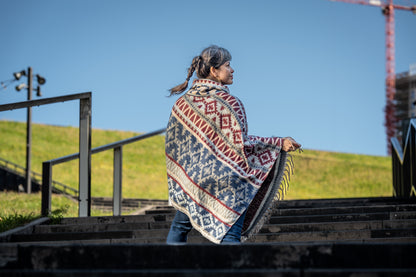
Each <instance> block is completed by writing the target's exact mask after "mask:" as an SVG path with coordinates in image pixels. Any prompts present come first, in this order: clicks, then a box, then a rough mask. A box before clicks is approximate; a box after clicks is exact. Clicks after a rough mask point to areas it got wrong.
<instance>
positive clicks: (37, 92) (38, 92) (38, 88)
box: [36, 86, 42, 97]
mask: <svg viewBox="0 0 416 277" xmlns="http://www.w3.org/2000/svg"><path fill="white" fill-rule="evenodd" d="M36 96H38V97H41V96H42V92H41V91H40V86H38V87H37V88H36Z"/></svg>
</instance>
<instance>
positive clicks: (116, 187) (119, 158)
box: [42, 128, 166, 216]
mask: <svg viewBox="0 0 416 277" xmlns="http://www.w3.org/2000/svg"><path fill="white" fill-rule="evenodd" d="M165 130H166V129H165V128H163V129H160V130H157V131H153V132H149V133H146V134H142V135H139V136H135V137H132V138H128V139H125V140H120V141H117V142H113V143H110V144H106V145H103V146H99V147H96V148H93V149H91V154H96V153H100V152H103V151H106V150H111V149H113V151H114V158H113V215H121V202H122V193H121V192H122V169H123V146H124V145H127V144H130V143H133V142H136V141H139V140H142V139H145V138H149V137H152V136H155V135H159V134H161V133H164V132H165ZM78 158H80V153H75V154H72V155H68V156H64V157H61V158H57V159H53V160H49V161H45V162H43V164H42V171H43V179H42V180H43V182H42V187H45V188H48V192H49V193H48V194H47V195H46V194H45V195H42V215H45V216H46V215H48V214H49V213H50V212H51V195H52V194H51V191H50V188H51V187H52V183H51V182H52V167H53V166H54V165H56V164H61V163H65V162H69V161H72V160H75V159H78ZM80 170H81V167H80ZM80 174H81V173H80ZM89 174H90V176H91V173H90V172H89ZM81 185H82V186H85V185H86V184H84V183H82V184H81V183H80V191H81V190H82V191H88V192H90V191H91V187H90V183H89V187H88V188H87V187H82V188H81ZM90 196H91V195H90V194H88V199H87V200H86V206H85V205H81V201H80V205H79V216H90V215H91V197H90ZM80 199H81V198H80Z"/></svg>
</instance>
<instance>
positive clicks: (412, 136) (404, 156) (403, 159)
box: [391, 119, 416, 198]
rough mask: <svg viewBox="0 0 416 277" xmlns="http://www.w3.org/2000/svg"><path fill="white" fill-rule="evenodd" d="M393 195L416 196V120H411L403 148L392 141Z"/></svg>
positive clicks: (397, 142)
mask: <svg viewBox="0 0 416 277" xmlns="http://www.w3.org/2000/svg"><path fill="white" fill-rule="evenodd" d="M391 147H392V169H393V194H394V196H396V197H404V198H409V197H415V196H416V119H411V120H410V122H409V127H408V131H407V135H406V138H405V139H404V142H403V147H402V145H400V142H399V141H398V139H397V138H395V137H393V138H392V139H391Z"/></svg>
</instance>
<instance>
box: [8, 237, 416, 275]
mask: <svg viewBox="0 0 416 277" xmlns="http://www.w3.org/2000/svg"><path fill="white" fill-rule="evenodd" d="M415 253H416V243H270V244H239V245H213V244H188V245H180V244H178V245H167V244H148V245H143V244H129V245H127V244H104V245H75V244H70V245H60V246H46V245H31V246H20V247H19V248H18V259H17V261H16V263H15V264H14V266H15V268H16V269H17V268H20V269H31V270H44V269H48V270H57V269H78V270H84V269H95V270H99V269H102V270H104V269H125V270H134V269H141V270H144V269H149V270H152V269H172V270H173V269H175V270H183V269H193V270H219V269H222V270H225V269H227V270H232V269H233V270H242V269H246V270H250V269H260V268H261V269H268V270H271V269H283V268H286V269H290V268H327V269H337V268H338V269H340V268H345V269H348V268H349V269H353V268H360V269H374V268H384V269H394V268H400V269H412V270H414V269H416V263H415V262H414V257H415Z"/></svg>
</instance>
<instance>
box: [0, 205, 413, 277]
mask: <svg viewBox="0 0 416 277" xmlns="http://www.w3.org/2000/svg"><path fill="white" fill-rule="evenodd" d="M174 213H175V211H174V210H173V209H172V208H171V207H169V206H166V205H160V206H155V207H154V208H153V209H150V210H147V211H146V212H145V213H144V214H140V215H131V216H117V217H89V218H64V219H62V221H61V223H60V224H57V225H48V224H47V219H40V220H38V222H37V223H36V224H33V226H27V227H26V228H21V229H19V231H18V232H16V231H13V232H12V231H9V232H6V233H7V234H6V233H3V234H2V235H1V236H0V276H12V277H13V276H75V275H76V276H212V275H217V276H239V277H241V276H416V260H415V259H416V200H415V199H407V200H403V199H395V198H359V199H326V200H297V201H282V202H281V204H280V206H279V209H278V210H276V211H275V213H274V214H273V216H272V217H271V218H270V220H269V222H268V223H267V224H266V225H264V226H263V228H262V229H261V231H260V232H259V234H257V235H256V236H254V237H253V238H251V240H250V241H249V242H246V243H243V244H241V245H214V244H212V243H210V242H208V241H207V240H206V239H205V238H203V237H202V236H201V235H199V233H198V232H196V231H195V230H193V231H191V233H190V235H189V239H188V244H187V245H167V244H165V239H166V236H167V233H168V231H169V227H170V222H171V221H172V219H173V217H174ZM38 223H39V224H38Z"/></svg>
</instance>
